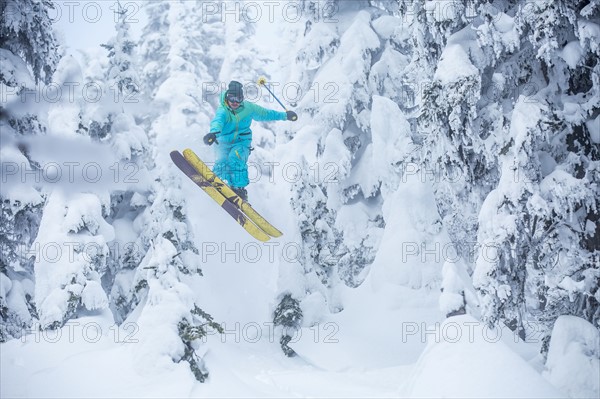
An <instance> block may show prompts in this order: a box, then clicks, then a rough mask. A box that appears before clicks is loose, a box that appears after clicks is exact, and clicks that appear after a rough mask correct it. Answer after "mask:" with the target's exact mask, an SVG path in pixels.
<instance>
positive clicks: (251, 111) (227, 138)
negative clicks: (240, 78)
mask: <svg viewBox="0 0 600 399" xmlns="http://www.w3.org/2000/svg"><path fill="white" fill-rule="evenodd" d="M225 94H226V92H223V93H221V104H220V105H219V108H217V112H216V114H215V117H214V118H213V120H212V122H211V123H210V132H211V133H217V132H221V134H219V135H217V140H218V141H219V143H224V144H232V143H234V142H236V141H243V140H248V141H251V140H252V131H251V130H250V125H251V124H252V121H253V120H255V121H285V120H287V114H286V113H285V112H279V111H273V110H269V109H266V108H263V107H261V106H260V105H256V104H254V103H252V102H249V101H242V103H241V104H240V106H239V108H238V109H236V110H235V111H233V110H232V109H231V108H229V106H227V103H226V102H225Z"/></svg>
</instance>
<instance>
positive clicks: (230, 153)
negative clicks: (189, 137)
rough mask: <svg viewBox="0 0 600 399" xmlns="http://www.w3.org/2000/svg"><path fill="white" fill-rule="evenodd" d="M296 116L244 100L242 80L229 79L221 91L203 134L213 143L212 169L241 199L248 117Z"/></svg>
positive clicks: (274, 118) (292, 118) (245, 172)
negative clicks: (214, 110)
mask: <svg viewBox="0 0 600 399" xmlns="http://www.w3.org/2000/svg"><path fill="white" fill-rule="evenodd" d="M253 120H255V121H278V120H282V121H283V120H289V121H296V120H298V115H296V113H295V112H294V111H286V112H279V111H274V110H270V109H266V108H263V107H261V106H259V105H256V104H254V103H252V102H249V101H244V91H243V87H242V84H241V83H239V82H236V81H235V80H234V81H231V82H230V83H229V86H228V89H227V91H224V92H223V93H221V103H220V105H219V108H217V112H216V114H215V117H214V118H213V120H212V121H211V123H210V133H208V134H207V135H206V136H204V143H205V144H207V145H212V144H213V143H216V144H217V147H216V161H215V165H214V167H213V172H214V173H215V174H216V175H217V176H219V177H220V178H221V179H222V180H224V181H225V182H226V183H228V184H229V186H230V187H231V188H232V189H233V191H235V192H236V193H237V194H238V195H239V196H240V197H242V198H243V199H244V200H248V193H247V191H246V188H245V187H246V186H247V185H248V184H249V183H250V181H249V180H248V164H247V162H248V157H249V156H250V144H251V143H252V131H251V130H250V125H251V124H252V121H253Z"/></svg>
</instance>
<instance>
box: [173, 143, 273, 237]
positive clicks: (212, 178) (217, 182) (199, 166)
mask: <svg viewBox="0 0 600 399" xmlns="http://www.w3.org/2000/svg"><path fill="white" fill-rule="evenodd" d="M183 156H184V158H185V159H186V160H187V161H188V163H189V164H190V165H192V166H193V167H194V169H195V170H196V171H197V172H199V173H200V174H201V175H202V177H204V178H205V179H206V180H207V181H209V182H210V183H211V184H212V185H213V186H214V187H215V188H216V189H217V190H218V191H219V192H220V193H221V194H223V196H224V197H225V198H227V199H228V200H229V201H230V202H232V203H234V204H235V205H237V206H238V207H239V208H240V209H241V210H242V212H244V213H245V214H246V216H248V218H249V219H250V220H252V221H253V222H254V223H256V225H257V226H258V227H260V228H261V229H262V230H263V231H264V232H265V233H267V234H268V235H270V236H271V237H276V238H277V237H281V236H282V235H283V233H282V232H281V231H279V230H277V229H276V228H275V226H273V225H272V224H271V223H269V222H268V221H267V220H266V219H265V218H264V217H262V216H261V215H260V214H259V213H258V212H256V210H255V209H254V208H252V206H251V205H250V204H249V203H248V202H246V201H244V200H243V199H242V198H241V197H240V196H238V195H237V194H236V193H235V192H234V191H233V190H232V189H231V188H230V187H229V186H228V185H227V184H225V182H223V180H221V179H220V178H219V177H218V176H217V175H215V174H214V172H213V171H212V170H210V168H209V167H208V166H207V165H206V164H205V163H204V162H202V160H201V159H200V158H199V157H198V156H197V155H196V154H195V153H194V151H192V150H190V149H189V148H188V149H186V150H184V151H183Z"/></svg>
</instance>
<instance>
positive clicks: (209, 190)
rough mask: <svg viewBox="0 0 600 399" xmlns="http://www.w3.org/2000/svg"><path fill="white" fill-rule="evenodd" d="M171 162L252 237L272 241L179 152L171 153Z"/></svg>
mask: <svg viewBox="0 0 600 399" xmlns="http://www.w3.org/2000/svg"><path fill="white" fill-rule="evenodd" d="M170 155H171V160H172V161H173V163H174V164H175V165H176V166H177V167H178V168H179V169H180V170H181V171H182V172H183V173H184V174H185V175H186V176H187V177H189V178H190V179H191V180H192V181H193V182H194V183H196V185H197V186H199V187H200V188H201V189H202V190H204V192H205V193H206V194H208V196H209V197H210V198H212V199H213V200H214V201H215V202H216V203H217V204H219V205H220V206H221V207H222V208H223V209H224V210H225V211H226V212H227V213H228V214H229V216H231V217H232V218H233V219H234V220H235V221H236V222H238V224H239V225H240V226H242V227H243V228H244V229H245V230H246V231H247V232H248V233H250V235H252V237H254V238H256V239H257V240H259V241H262V242H266V241H269V240H270V239H271V237H269V235H267V234H266V233H265V232H264V231H263V230H261V229H260V228H259V227H257V226H256V225H255V224H254V223H252V221H250V219H248V217H247V216H246V215H244V213H243V212H242V211H241V210H240V209H239V208H238V207H237V206H236V205H235V204H234V203H232V202H230V201H228V200H227V198H225V197H224V196H223V194H221V193H220V192H219V190H217V189H216V188H215V187H214V186H213V185H212V184H211V182H209V181H208V180H207V179H205V178H204V177H203V176H202V175H201V174H200V173H199V172H198V171H197V170H196V169H195V168H194V167H193V166H192V165H190V163H189V162H188V161H187V160H186V159H185V158H184V156H183V155H181V153H180V152H179V151H171V154H170Z"/></svg>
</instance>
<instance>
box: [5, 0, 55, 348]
mask: <svg viewBox="0 0 600 399" xmlns="http://www.w3.org/2000/svg"><path fill="white" fill-rule="evenodd" d="M52 7H53V4H52V2H51V1H47V0H43V1H39V0H25V1H3V2H1V3H0V15H1V18H0V64H1V69H0V86H1V87H0V91H2V93H3V99H2V106H1V108H2V111H1V112H0V141H2V148H1V149H0V159H1V164H2V165H1V166H2V176H3V183H2V188H1V189H0V202H1V203H2V204H1V207H2V209H1V215H2V216H1V223H0V225H1V227H0V280H1V286H0V318H1V319H2V323H0V342H4V341H6V340H7V339H9V338H10V337H18V336H20V335H21V334H22V333H23V332H24V331H25V330H26V329H27V328H29V327H30V326H31V325H32V323H33V321H34V320H35V318H36V317H37V311H36V308H35V304H34V300H33V297H34V283H33V281H34V276H33V274H34V272H33V266H34V259H33V258H32V257H31V256H30V255H32V252H31V251H30V246H31V245H32V243H33V242H34V240H35V237H36V234H37V230H38V228H39V224H40V220H41V216H42V209H43V206H44V201H45V196H44V194H43V193H41V192H40V191H39V189H38V188H37V187H35V186H34V185H33V184H32V182H31V180H27V179H23V178H22V175H20V171H22V170H25V169H27V170H33V171H35V170H39V167H40V165H39V163H37V162H36V160H35V159H32V158H31V154H30V151H29V146H28V144H27V143H26V142H24V141H23V139H26V138H27V137H29V136H33V135H38V134H44V133H45V130H46V126H45V118H40V117H38V115H37V114H36V104H35V103H34V98H35V95H31V96H25V95H24V94H25V93H26V92H27V91H32V90H35V89H36V85H37V84H40V85H43V84H45V83H49V82H50V79H51V77H52V75H53V73H54V70H55V68H56V66H57V64H58V60H59V58H60V57H59V52H58V42H57V40H56V39H55V37H54V34H53V31H52V23H51V20H50V17H49V15H48V10H49V9H51V8H52ZM32 11H33V12H32ZM23 99H24V100H25V102H23V101H21V100H23ZM9 176H11V177H14V179H13V178H10V179H9V178H8V177H9ZM5 177H6V178H7V180H4V179H5Z"/></svg>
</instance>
